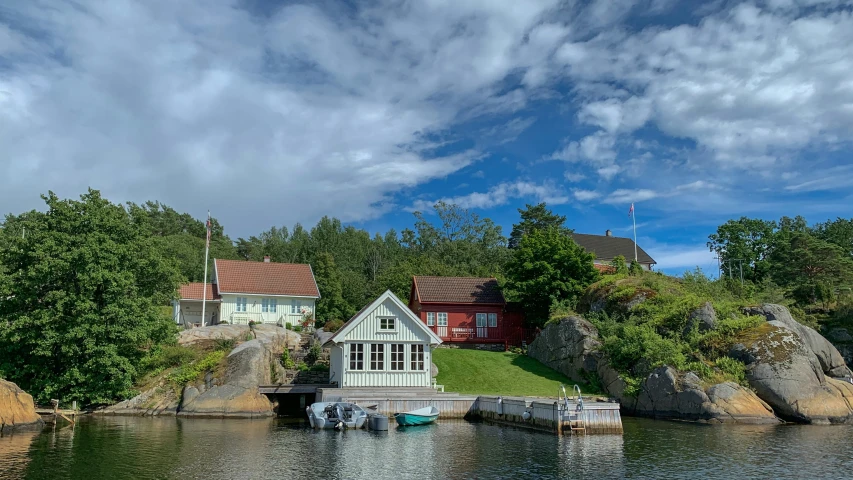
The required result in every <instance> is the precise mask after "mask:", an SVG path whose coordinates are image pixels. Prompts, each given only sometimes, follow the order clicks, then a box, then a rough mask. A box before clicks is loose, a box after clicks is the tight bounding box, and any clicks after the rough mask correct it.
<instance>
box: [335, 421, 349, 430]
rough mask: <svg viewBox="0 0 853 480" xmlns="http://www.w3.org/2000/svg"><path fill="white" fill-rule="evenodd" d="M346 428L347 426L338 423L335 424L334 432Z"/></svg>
mask: <svg viewBox="0 0 853 480" xmlns="http://www.w3.org/2000/svg"><path fill="white" fill-rule="evenodd" d="M345 428H347V425H346V424H345V423H344V422H338V423H337V424H335V430H343V429H345Z"/></svg>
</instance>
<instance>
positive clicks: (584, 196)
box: [572, 188, 601, 202]
mask: <svg viewBox="0 0 853 480" xmlns="http://www.w3.org/2000/svg"><path fill="white" fill-rule="evenodd" d="M572 196H574V197H575V200H578V201H581V202H586V201H589V200H594V199H596V198H598V197H600V196H601V194H600V193H598V192H596V191H594V190H583V189H580V188H576V189H573V190H572Z"/></svg>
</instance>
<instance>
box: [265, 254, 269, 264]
mask: <svg viewBox="0 0 853 480" xmlns="http://www.w3.org/2000/svg"><path fill="white" fill-rule="evenodd" d="M264 263H270V256H269V255H264Z"/></svg>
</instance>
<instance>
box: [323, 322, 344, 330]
mask: <svg viewBox="0 0 853 480" xmlns="http://www.w3.org/2000/svg"><path fill="white" fill-rule="evenodd" d="M343 326H344V322H342V321H341V320H329V321H328V322H326V324H325V325H323V330H325V331H327V332H330V333H331V332H337V331H338V330H340V328H341V327H343Z"/></svg>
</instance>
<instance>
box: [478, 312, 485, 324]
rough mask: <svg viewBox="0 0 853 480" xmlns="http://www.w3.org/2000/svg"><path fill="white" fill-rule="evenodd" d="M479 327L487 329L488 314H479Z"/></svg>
mask: <svg viewBox="0 0 853 480" xmlns="http://www.w3.org/2000/svg"><path fill="white" fill-rule="evenodd" d="M477 326H478V327H485V326H486V314H485V313H478V314H477Z"/></svg>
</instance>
